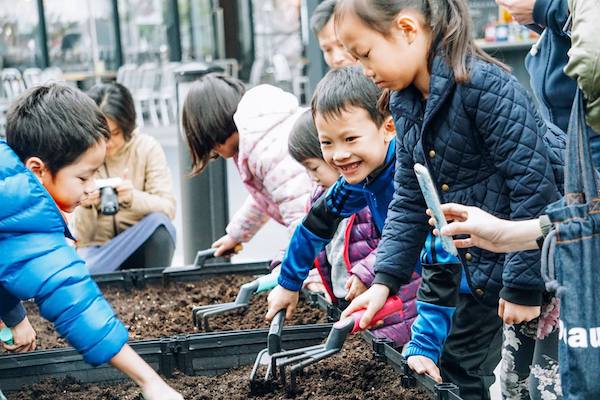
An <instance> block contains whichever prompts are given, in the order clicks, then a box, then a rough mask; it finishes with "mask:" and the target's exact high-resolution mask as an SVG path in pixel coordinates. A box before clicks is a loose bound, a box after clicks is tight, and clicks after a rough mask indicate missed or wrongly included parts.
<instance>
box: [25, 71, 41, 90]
mask: <svg viewBox="0 0 600 400" xmlns="http://www.w3.org/2000/svg"><path fill="white" fill-rule="evenodd" d="M23 80H24V81H25V86H27V88H30V87H34V86H37V85H41V84H42V83H44V77H43V73H42V70H41V69H39V68H27V69H25V71H23Z"/></svg>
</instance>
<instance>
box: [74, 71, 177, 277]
mask: <svg viewBox="0 0 600 400" xmlns="http://www.w3.org/2000/svg"><path fill="white" fill-rule="evenodd" d="M87 94H88V96H90V97H91V98H92V99H93V100H94V101H95V102H96V104H97V105H98V107H100V110H101V111H102V113H103V114H104V115H105V116H106V121H107V123H108V127H109V129H110V132H111V136H110V139H109V141H108V143H107V145H106V159H105V160H104V163H103V165H102V167H101V168H100V170H99V171H98V174H97V176H96V178H98V179H106V178H111V177H120V178H122V182H121V183H120V184H119V185H118V186H117V187H116V188H115V190H116V192H117V197H118V202H119V210H118V212H117V213H116V214H114V215H103V214H102V213H101V210H100V205H101V204H100V193H99V191H98V190H94V191H93V192H92V193H89V195H87V196H85V197H84V199H83V200H82V203H81V207H78V208H77V211H75V214H74V224H73V226H74V230H75V234H76V236H77V252H78V253H79V255H80V256H81V257H82V258H83V259H84V260H86V265H87V267H88V268H89V270H90V272H91V273H92V274H95V273H103V272H111V271H114V270H116V269H130V268H151V267H164V266H168V265H171V259H172V257H173V252H174V251H175V227H174V226H173V224H172V223H171V220H172V219H173V218H175V197H174V196H173V194H172V193H171V174H170V173H169V166H168V165H167V160H166V157H165V152H164V151H163V149H162V147H161V146H160V144H159V143H158V141H157V140H156V139H154V138H153V137H151V136H148V135H144V134H142V133H141V132H139V131H138V130H137V129H136V127H135V121H136V113H135V106H134V102H133V98H132V96H131V93H130V92H129V90H128V89H127V88H126V87H125V86H123V85H121V84H119V83H101V84H98V85H95V86H93V87H92V88H91V89H90V90H89V91H88V93H87Z"/></svg>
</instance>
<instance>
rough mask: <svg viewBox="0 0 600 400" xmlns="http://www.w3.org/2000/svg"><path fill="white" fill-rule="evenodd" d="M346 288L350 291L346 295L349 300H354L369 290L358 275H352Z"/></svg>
mask: <svg viewBox="0 0 600 400" xmlns="http://www.w3.org/2000/svg"><path fill="white" fill-rule="evenodd" d="M344 288H345V289H346V290H347V291H348V293H347V294H346V297H345V299H346V300H347V301H352V300H354V299H355V298H356V297H357V296H360V295H361V294H363V293H364V292H366V291H367V286H366V285H365V284H364V283H363V282H362V281H361V280H360V279H358V276H356V275H350V278H348V280H347V281H346V285H345V286H344Z"/></svg>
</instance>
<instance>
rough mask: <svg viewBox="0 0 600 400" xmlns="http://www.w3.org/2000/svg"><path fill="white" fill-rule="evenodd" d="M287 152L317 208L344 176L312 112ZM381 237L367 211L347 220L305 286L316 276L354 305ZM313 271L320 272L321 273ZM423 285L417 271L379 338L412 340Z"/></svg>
mask: <svg viewBox="0 0 600 400" xmlns="http://www.w3.org/2000/svg"><path fill="white" fill-rule="evenodd" d="M288 149H289V152H290V154H291V155H292V157H293V158H294V159H295V160H296V161H298V162H299V163H300V164H302V165H303V166H304V168H306V170H307V172H308V174H309V175H310V176H311V178H312V179H313V181H314V182H315V184H316V185H317V186H316V188H315V190H314V191H313V195H312V197H311V199H312V200H311V205H312V203H314V202H315V201H316V200H317V199H318V198H319V197H321V195H322V194H323V193H324V192H325V191H326V189H327V188H328V187H329V186H331V185H333V184H334V183H335V182H336V181H337V180H338V178H339V174H338V172H337V171H336V170H335V169H334V168H332V167H331V166H330V165H329V164H327V163H326V162H325V160H323V155H322V153H321V146H320V144H319V139H318V135H317V130H316V127H315V125H314V121H313V117H312V114H311V112H310V110H307V111H306V112H304V113H303V114H302V115H301V116H300V117H299V118H298V120H297V121H296V124H295V125H294V127H293V128H292V131H291V133H290V137H289V142H288ZM380 237H381V234H380V232H379V231H378V229H377V227H376V225H375V223H374V221H373V218H372V216H371V213H370V211H369V209H368V208H367V207H365V208H364V209H362V210H361V211H359V212H358V213H356V214H353V215H352V216H350V217H349V218H346V219H344V220H342V222H341V223H340V224H339V226H338V229H337V231H336V233H335V235H334V237H333V239H332V240H331V242H330V243H329V244H328V245H327V246H326V247H325V249H324V250H323V251H321V252H320V253H319V255H318V256H317V258H316V259H315V262H314V266H315V267H316V268H315V269H314V270H312V271H311V273H310V274H309V277H308V279H307V280H306V281H305V285H306V284H307V283H309V284H310V283H315V281H314V279H311V278H312V277H315V275H316V277H317V280H319V281H322V283H323V286H324V288H325V290H326V293H327V294H328V296H329V298H330V299H331V301H332V303H333V304H337V305H345V304H346V303H345V302H347V301H352V300H353V299H354V298H355V297H356V296H358V295H360V294H361V293H363V292H364V291H366V290H367V288H368V287H369V286H371V284H372V283H373V278H374V276H375V273H374V270H373V269H374V267H375V253H376V250H377V245H378V244H379V239H380ZM313 271H318V274H314V273H313ZM318 276H320V279H318ZM420 283H421V278H420V276H419V275H418V274H416V273H414V274H413V277H412V280H411V282H410V283H408V284H407V285H405V286H403V287H401V288H400V291H399V292H398V295H399V296H400V297H401V299H402V301H403V302H404V310H403V313H402V314H396V315H392V316H390V317H388V318H387V319H386V320H385V321H384V326H383V327H381V328H379V329H375V330H373V333H374V334H375V336H376V337H378V338H386V339H390V340H393V341H394V344H395V345H396V346H402V345H404V344H405V343H407V342H408V341H409V340H410V328H411V325H412V323H413V321H414V319H415V317H416V315H417V311H416V292H417V289H418V288H419V285H420Z"/></svg>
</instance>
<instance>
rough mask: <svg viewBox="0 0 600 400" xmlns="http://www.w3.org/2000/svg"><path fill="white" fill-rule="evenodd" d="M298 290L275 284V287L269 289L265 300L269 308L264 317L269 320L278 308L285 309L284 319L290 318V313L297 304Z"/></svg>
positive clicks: (292, 312)
mask: <svg viewBox="0 0 600 400" xmlns="http://www.w3.org/2000/svg"><path fill="white" fill-rule="evenodd" d="M298 297H299V295H298V292H293V291H291V290H287V289H286V288H284V287H282V286H279V285H277V286H276V287H275V289H273V290H271V293H269V297H268V298H267V301H268V303H269V310H268V311H267V315H265V319H266V320H267V321H269V322H271V320H272V319H273V317H275V314H277V313H278V312H279V311H280V310H283V309H284V308H285V309H286V313H285V319H290V318H292V314H294V311H295V310H296V305H297V304H298Z"/></svg>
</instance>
